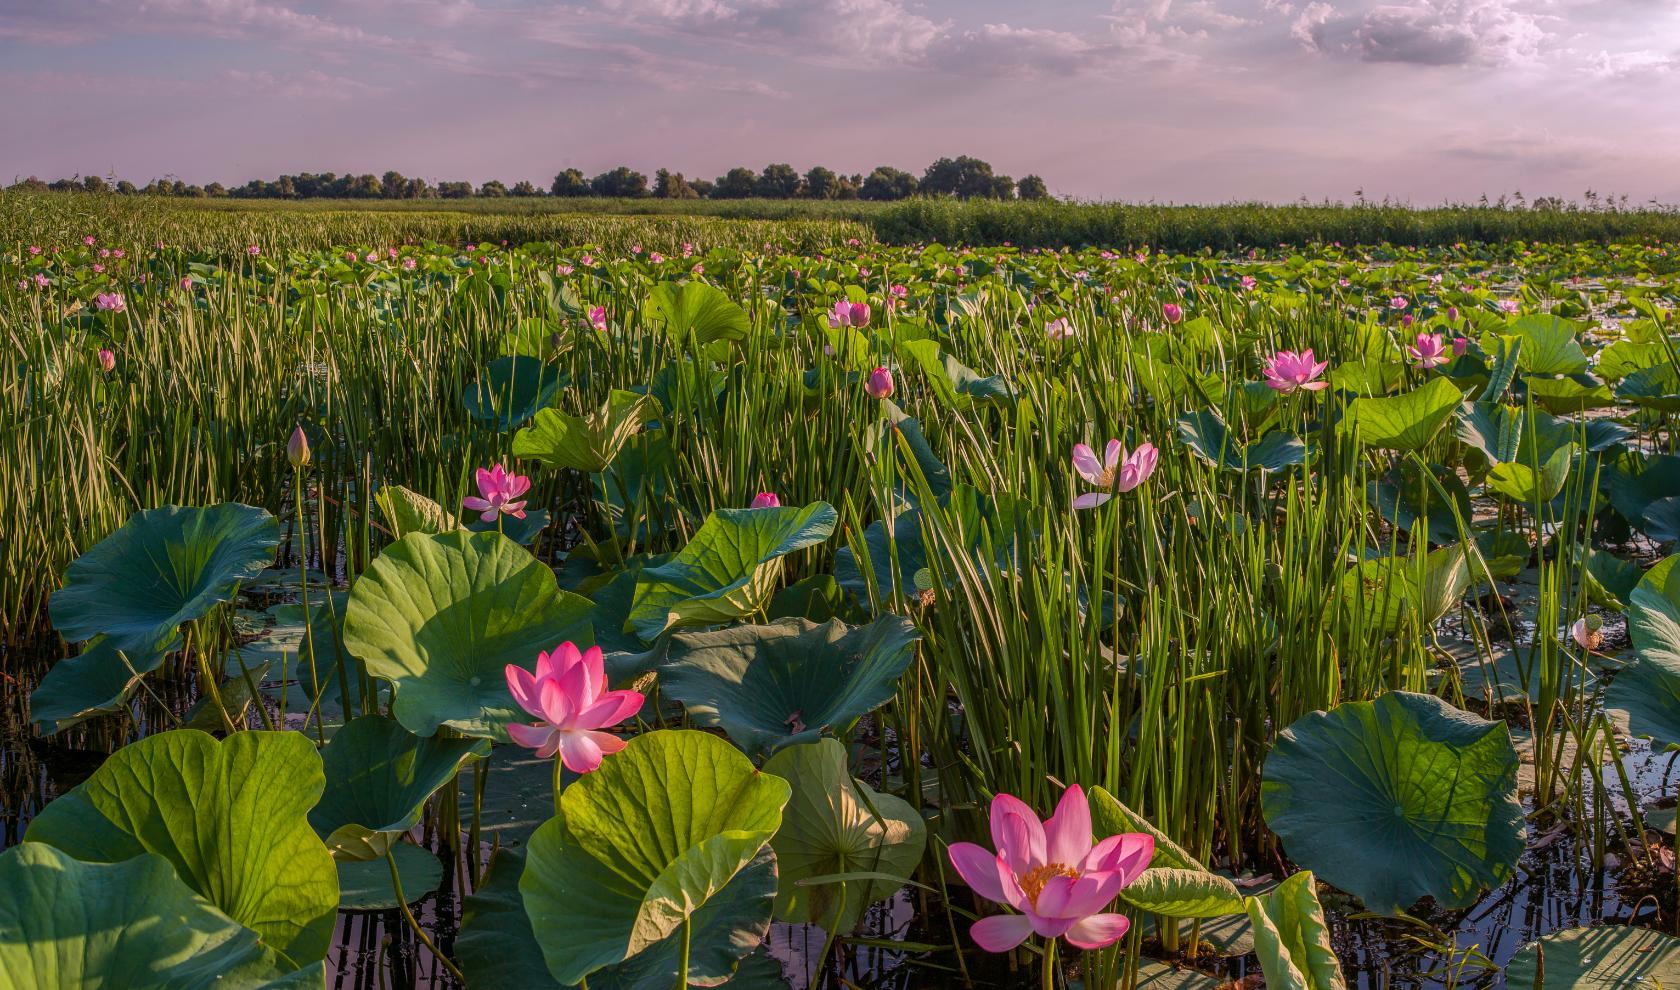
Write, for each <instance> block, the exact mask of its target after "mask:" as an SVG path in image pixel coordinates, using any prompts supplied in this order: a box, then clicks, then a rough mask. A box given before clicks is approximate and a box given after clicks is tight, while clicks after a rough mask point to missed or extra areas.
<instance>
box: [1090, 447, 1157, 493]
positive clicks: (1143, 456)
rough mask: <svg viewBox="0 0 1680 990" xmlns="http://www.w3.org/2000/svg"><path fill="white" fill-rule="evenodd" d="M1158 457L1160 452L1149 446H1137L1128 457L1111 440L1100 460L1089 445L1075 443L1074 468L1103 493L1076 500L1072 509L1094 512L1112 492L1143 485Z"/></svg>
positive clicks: (1152, 472) (1153, 470)
mask: <svg viewBox="0 0 1680 990" xmlns="http://www.w3.org/2000/svg"><path fill="white" fill-rule="evenodd" d="M1160 456H1161V453H1160V451H1158V450H1156V449H1155V445H1154V444H1151V443H1142V444H1139V445H1138V448H1137V449H1136V450H1134V451H1132V452H1131V453H1130V454H1128V453H1126V448H1125V447H1122V446H1121V445H1120V441H1118V440H1110V441H1109V442H1108V446H1107V447H1106V448H1104V450H1103V459H1102V460H1100V461H1099V460H1097V453H1096V451H1094V450H1092V449H1091V448H1090V446H1089V445H1087V444H1083V443H1076V444H1074V445H1073V469H1074V470H1075V471H1077V472H1079V476H1080V477H1081V478H1084V479H1085V480H1086V481H1087V482H1089V483H1090V484H1091V485H1092V486H1094V487H1096V488H1100V489H1102V490H1101V491H1096V492H1086V493H1085V494H1083V495H1080V496H1078V497H1076V498H1075V499H1074V500H1073V507H1074V508H1076V509H1093V508H1096V507H1097V506H1099V505H1101V504H1103V503H1104V502H1106V501H1108V500H1109V499H1110V498H1111V497H1112V496H1113V493H1114V492H1116V491H1120V492H1129V491H1131V490H1132V489H1134V488H1136V487H1137V486H1139V485H1141V484H1143V483H1144V482H1145V481H1147V480H1148V479H1149V476H1150V475H1151V474H1154V473H1155V464H1156V462H1157V461H1158V460H1159V459H1160Z"/></svg>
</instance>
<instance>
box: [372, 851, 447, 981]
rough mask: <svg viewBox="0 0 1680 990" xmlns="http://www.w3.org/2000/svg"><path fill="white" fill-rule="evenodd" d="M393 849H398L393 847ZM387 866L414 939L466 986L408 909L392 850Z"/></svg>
mask: <svg viewBox="0 0 1680 990" xmlns="http://www.w3.org/2000/svg"><path fill="white" fill-rule="evenodd" d="M392 848H393V849H394V848H396V847H395V846H393V847H392ZM385 865H386V866H388V867H390V868H391V892H392V893H394V894H396V895H397V907H399V908H401V909H402V916H403V918H404V919H406V920H407V921H408V927H410V928H412V929H414V937H415V938H418V939H419V940H420V944H421V945H424V946H425V947H426V948H427V949H428V950H429V951H430V952H431V954H432V956H433V957H434V958H435V959H437V961H438V962H439V963H441V964H442V965H443V968H444V969H447V970H449V975H450V976H453V977H455V979H456V981H457V982H459V983H461V984H462V985H463V986H464V985H465V984H466V982H467V978H466V977H465V976H462V975H461V971H460V970H459V969H457V968H456V966H455V964H454V963H453V962H450V960H449V957H448V956H446V955H444V954H443V953H442V952H440V951H438V947H437V946H436V945H434V944H433V943H432V939H431V936H429V935H427V934H426V930H425V929H424V928H421V927H420V922H418V921H416V920H415V918H414V912H412V911H410V910H409V909H408V898H407V897H404V896H403V889H402V877H400V876H398V875H397V858H396V857H395V856H393V855H391V850H390V849H387V850H386V851H385Z"/></svg>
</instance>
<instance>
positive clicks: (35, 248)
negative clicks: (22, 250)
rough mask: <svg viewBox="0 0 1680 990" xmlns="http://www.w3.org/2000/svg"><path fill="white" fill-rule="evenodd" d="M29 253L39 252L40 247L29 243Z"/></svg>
mask: <svg viewBox="0 0 1680 990" xmlns="http://www.w3.org/2000/svg"><path fill="white" fill-rule="evenodd" d="M29 253H30V254H40V253H41V249H40V248H38V247H36V246H35V245H33V244H31V245H29Z"/></svg>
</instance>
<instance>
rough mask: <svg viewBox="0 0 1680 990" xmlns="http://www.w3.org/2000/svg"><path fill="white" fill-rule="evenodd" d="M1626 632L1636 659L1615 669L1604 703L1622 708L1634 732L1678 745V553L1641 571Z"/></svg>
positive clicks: (1630, 598) (1670, 745)
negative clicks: (1643, 574)
mask: <svg viewBox="0 0 1680 990" xmlns="http://www.w3.org/2000/svg"><path fill="white" fill-rule="evenodd" d="M1628 633H1629V635H1630V636H1631V637H1632V638H1633V648H1634V651H1635V652H1636V653H1637V654H1638V659H1636V660H1634V662H1633V663H1631V664H1629V665H1628V666H1627V667H1626V668H1624V669H1623V670H1621V671H1620V672H1619V673H1617V674H1616V677H1615V679H1614V680H1612V681H1611V682H1610V688H1609V690H1607V691H1606V692H1605V693H1604V707H1606V708H1614V709H1618V710H1620V711H1625V712H1627V714H1628V727H1629V728H1630V729H1631V730H1632V731H1633V733H1634V735H1638V736H1646V737H1648V738H1650V740H1651V741H1652V742H1653V743H1654V744H1655V745H1656V746H1657V747H1658V748H1659V749H1680V556H1675V557H1669V558H1667V559H1665V560H1663V561H1661V562H1660V563H1658V564H1657V566H1655V567H1653V568H1651V569H1650V570H1649V571H1646V572H1645V576H1644V577H1643V578H1641V579H1640V581H1639V584H1637V585H1635V586H1634V589H1633V591H1632V592H1630V593H1629V594H1628Z"/></svg>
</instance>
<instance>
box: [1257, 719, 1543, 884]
mask: <svg viewBox="0 0 1680 990" xmlns="http://www.w3.org/2000/svg"><path fill="white" fill-rule="evenodd" d="M1516 784H1517V753H1516V750H1515V748H1513V746H1512V745H1511V736H1510V733H1509V732H1508V731H1507V730H1506V728H1505V724H1504V723H1503V722H1489V721H1486V720H1484V719H1480V718H1477V717H1476V716H1474V715H1471V714H1470V713H1468V712H1464V711H1460V710H1458V709H1456V708H1453V707H1452V706H1451V705H1448V704H1447V703H1446V702H1444V701H1442V700H1441V699H1439V698H1436V697H1434V696H1432V695H1424V694H1411V693H1407V692H1403V691H1392V692H1390V693H1388V694H1385V695H1383V696H1382V697H1380V698H1378V699H1376V700H1375V701H1352V702H1347V703H1344V704H1341V705H1338V706H1336V707H1335V708H1334V709H1332V710H1331V711H1329V712H1313V713H1310V714H1308V715H1304V716H1302V717H1301V718H1299V719H1297V720H1296V721H1295V722H1294V723H1293V724H1291V725H1290V726H1289V727H1288V728H1287V729H1285V730H1284V731H1283V732H1282V733H1281V734H1280V735H1279V736H1278V741H1277V744H1276V745H1275V746H1274V747H1273V749H1272V752H1271V754H1270V755H1269V756H1267V758H1266V765H1265V770H1264V773H1263V779H1262V783H1261V789H1260V797H1261V802H1262V805H1263V807H1264V810H1265V815H1266V823H1267V824H1268V825H1269V826H1271V829H1272V831H1274V832H1276V833H1277V834H1278V837H1279V838H1280V839H1282V840H1283V845H1284V848H1285V850H1286V851H1287V852H1288V853H1289V855H1290V856H1291V857H1292V858H1293V859H1294V860H1295V861H1296V862H1298V863H1300V864H1301V865H1303V866H1305V867H1307V868H1308V869H1310V870H1312V871H1313V872H1315V873H1317V874H1318V875H1319V876H1321V877H1323V878H1324V880H1325V881H1326V882H1328V883H1331V884H1334V885H1335V886H1337V887H1340V888H1341V889H1343V890H1345V891H1347V892H1348V893H1350V894H1353V895H1355V896H1356V897H1358V898H1360V899H1361V900H1363V901H1364V902H1365V906H1366V907H1367V908H1369V909H1370V910H1372V911H1376V912H1379V913H1381V914H1390V915H1392V914H1398V913H1400V912H1402V911H1404V910H1406V909H1407V908H1409V907H1411V906H1412V905H1413V904H1414V903H1416V902H1417V900H1418V899H1419V898H1422V897H1433V898H1435V900H1436V902H1437V903H1439V904H1440V905H1441V906H1442V907H1443V908H1446V909H1448V910H1456V909H1459V908H1464V907H1468V906H1470V905H1471V904H1472V903H1474V902H1475V900H1476V898H1477V897H1478V896H1479V895H1480V892H1481V891H1482V890H1483V889H1484V888H1489V887H1497V886H1499V885H1500V884H1502V883H1504V882H1505V880H1506V879H1507V878H1508V877H1509V876H1510V875H1511V870H1512V868H1513V867H1514V866H1515V865H1516V862H1517V857H1518V856H1520V855H1521V854H1522V850H1523V813H1522V806H1521V804H1519V803H1518V801H1517V793H1516V790H1517V788H1516Z"/></svg>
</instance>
